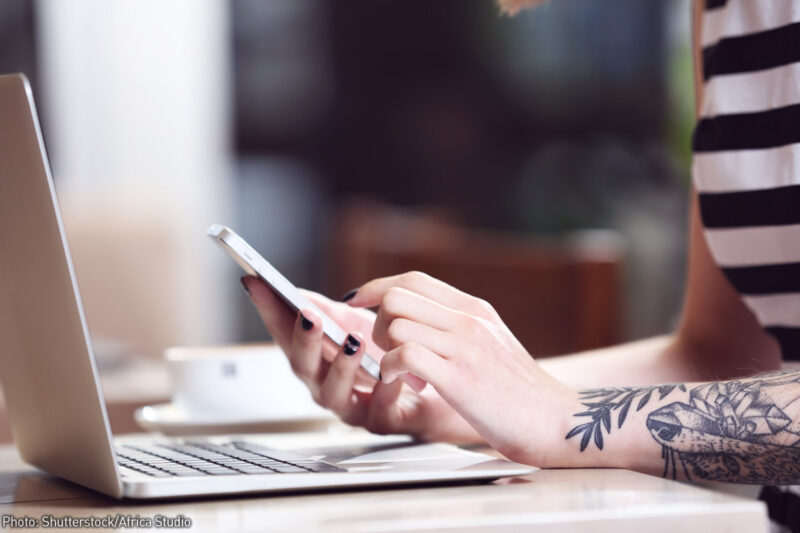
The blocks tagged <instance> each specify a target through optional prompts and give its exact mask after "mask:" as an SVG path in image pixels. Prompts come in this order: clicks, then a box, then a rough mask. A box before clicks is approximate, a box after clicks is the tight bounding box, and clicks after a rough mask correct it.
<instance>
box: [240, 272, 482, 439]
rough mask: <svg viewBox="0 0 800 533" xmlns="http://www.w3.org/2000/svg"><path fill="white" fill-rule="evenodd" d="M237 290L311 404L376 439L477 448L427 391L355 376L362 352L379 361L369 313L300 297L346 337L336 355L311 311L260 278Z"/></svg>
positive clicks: (463, 425)
mask: <svg viewBox="0 0 800 533" xmlns="http://www.w3.org/2000/svg"><path fill="white" fill-rule="evenodd" d="M242 283H243V284H244V286H245V288H246V289H247V291H248V292H249V294H250V299H251V300H252V302H253V304H254V305H255V306H256V309H257V310H258V312H259V314H260V315H261V318H262V320H263V321H264V325H265V326H266V327H267V329H268V330H269V331H270V333H271V334H272V336H273V338H274V339H275V341H276V342H277V343H278V344H279V345H280V346H281V348H282V349H283V351H284V352H286V354H287V356H288V357H289V362H290V363H291V366H292V369H293V370H294V372H295V374H297V376H298V377H299V378H300V379H302V380H303V382H305V384H306V385H307V386H308V388H309V389H310V391H311V394H312V396H313V398H314V400H315V401H316V402H317V403H318V404H320V405H321V406H323V407H326V408H328V409H330V410H332V411H333V412H335V413H336V414H337V415H338V416H339V417H340V418H341V419H342V420H344V421H345V422H347V423H349V424H352V425H358V426H363V427H365V428H366V429H368V430H370V431H373V432H375V433H408V434H410V435H413V436H415V437H417V438H419V439H422V440H429V441H447V442H456V443H467V442H481V438H480V436H479V435H478V433H477V432H476V431H475V430H474V429H473V428H472V427H471V426H470V425H469V424H468V423H467V422H466V421H464V419H463V418H462V417H461V416H460V415H458V414H457V413H456V412H455V411H454V410H453V409H452V408H451V407H450V406H449V405H448V404H447V402H445V401H444V400H443V399H442V398H441V397H440V396H439V395H438V394H437V393H436V391H435V390H433V389H431V388H430V387H428V388H427V390H423V391H422V392H421V393H420V394H417V393H415V392H413V391H412V390H411V389H410V388H409V387H408V386H407V385H405V384H403V383H402V382H401V381H399V380H395V381H393V382H392V383H382V382H377V383H376V382H375V380H374V379H372V378H371V377H369V376H367V375H366V373H365V372H364V371H359V370H358V369H359V364H360V361H361V357H362V356H363V354H364V352H365V351H366V352H368V353H369V354H370V355H371V356H372V357H375V358H376V360H380V357H381V356H382V355H383V350H382V349H380V348H379V347H378V346H377V345H376V344H375V343H374V342H372V339H371V335H370V333H371V332H372V329H373V326H374V323H375V313H373V312H371V311H369V310H367V309H355V308H351V307H348V306H347V305H345V304H342V303H337V302H332V301H331V300H329V299H327V298H325V297H324V296H320V295H319V294H316V293H313V292H308V291H305V292H304V294H305V295H306V296H307V297H308V298H309V299H310V300H312V301H313V302H314V304H316V305H317V306H318V307H319V308H320V309H321V310H322V311H323V312H324V313H325V314H327V315H328V316H329V317H330V318H332V319H333V320H334V321H335V322H336V323H337V324H339V326H341V327H342V328H344V329H345V331H348V332H350V337H349V338H348V341H349V342H347V343H345V346H343V347H341V348H340V347H338V346H336V345H334V344H333V343H332V342H330V341H329V340H328V339H326V338H323V334H322V322H321V319H320V317H319V316H318V315H317V314H316V313H315V312H314V311H313V310H311V309H303V310H301V312H300V313H294V312H292V311H291V310H290V309H289V308H288V307H287V306H286V304H284V303H283V302H282V301H281V300H280V299H279V298H278V297H277V296H276V295H275V293H274V292H272V290H271V289H270V288H269V287H267V285H265V284H264V282H262V281H261V280H259V279H258V278H255V277H252V276H246V277H244V278H242ZM409 381H411V382H413V381H412V380H409ZM422 385H423V386H424V383H422Z"/></svg>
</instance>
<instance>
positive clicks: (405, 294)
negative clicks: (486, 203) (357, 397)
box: [347, 272, 577, 466]
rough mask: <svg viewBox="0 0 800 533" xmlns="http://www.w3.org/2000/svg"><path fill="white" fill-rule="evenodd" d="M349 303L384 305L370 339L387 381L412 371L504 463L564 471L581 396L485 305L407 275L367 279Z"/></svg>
mask: <svg viewBox="0 0 800 533" xmlns="http://www.w3.org/2000/svg"><path fill="white" fill-rule="evenodd" d="M347 303H348V304H349V305H351V306H354V307H374V306H379V310H378V316H377V319H376V321H375V326H374V329H373V332H372V337H373V340H374V341H375V342H376V343H377V344H378V345H379V346H380V347H382V348H383V349H385V350H386V354H385V355H384V357H383V359H382V360H381V373H382V375H383V381H384V382H385V383H391V382H392V381H394V380H395V379H397V377H398V376H399V375H401V374H403V373H407V372H408V373H412V374H414V375H415V376H418V377H419V378H421V379H423V380H425V381H426V382H428V383H430V384H431V385H432V386H433V387H434V388H435V389H436V391H437V392H438V393H439V394H440V395H441V396H442V397H443V398H444V399H445V400H446V401H447V402H448V403H449V404H450V405H451V406H452V407H453V408H454V409H455V410H456V411H457V412H458V413H459V414H460V415H461V416H463V417H464V418H465V419H466V420H467V421H468V422H469V423H470V424H471V425H472V426H473V427H474V428H475V429H476V430H477V431H478V432H479V433H480V434H481V436H482V437H483V438H484V439H486V441H487V442H488V443H489V444H490V445H491V446H492V447H493V448H495V449H496V450H498V451H500V452H501V453H503V454H504V455H505V456H506V457H508V458H510V459H512V460H515V461H519V462H524V463H529V464H535V465H537V466H565V465H564V464H562V463H563V461H562V459H560V450H562V449H563V448H564V436H565V435H566V433H567V431H568V429H569V428H568V427H567V426H568V424H569V421H570V419H571V416H570V414H569V413H570V412H571V411H570V409H571V408H572V407H573V406H575V405H577V393H576V391H574V390H572V389H570V388H569V387H567V386H566V385H564V384H562V383H560V382H559V381H557V380H556V379H555V378H553V377H552V376H550V375H549V374H547V373H546V372H544V371H543V370H542V369H541V368H539V366H538V365H537V364H536V361H534V359H533V358H532V357H531V355H530V354H529V353H528V352H527V351H526V350H525V348H524V347H523V346H522V345H521V344H520V343H519V341H518V340H517V339H516V338H515V337H514V335H513V334H512V333H511V331H509V329H508V327H506V325H505V324H504V323H503V321H502V320H501V319H500V317H499V316H498V314H497V313H496V312H495V310H494V309H493V308H492V307H491V306H490V305H489V304H488V303H487V302H485V301H484V300H481V299H479V298H475V297H473V296H470V295H469V294H466V293H464V292H462V291H459V290H457V289H455V288H453V287H451V286H450V285H448V284H446V283H444V282H442V281H439V280H437V279H434V278H432V277H430V276H428V275H426V274H422V273H420V272H409V273H406V274H401V275H398V276H392V277H387V278H379V279H375V280H373V281H370V282H368V283H366V284H365V285H363V286H361V287H360V288H359V289H358V290H357V292H356V294H355V296H354V297H352V298H351V299H350V300H349V301H348V302H347Z"/></svg>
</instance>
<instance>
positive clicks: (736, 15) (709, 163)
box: [692, 0, 800, 531]
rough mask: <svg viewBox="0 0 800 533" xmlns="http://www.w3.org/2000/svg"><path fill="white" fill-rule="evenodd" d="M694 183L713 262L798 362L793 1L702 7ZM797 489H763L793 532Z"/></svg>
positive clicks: (797, 89)
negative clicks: (701, 90)
mask: <svg viewBox="0 0 800 533" xmlns="http://www.w3.org/2000/svg"><path fill="white" fill-rule="evenodd" d="M700 35H701V39H702V43H701V45H702V52H703V54H702V67H703V68H702V72H703V83H704V90H703V100H702V102H700V117H699V120H698V123H697V127H696V128H695V131H694V138H693V141H692V145H693V150H694V165H693V169H692V170H693V178H694V185H695V188H696V190H697V192H698V197H699V205H700V215H701V218H702V220H703V226H704V228H705V236H706V239H707V242H708V246H709V248H710V250H711V254H712V256H713V257H714V259H715V261H716V262H717V264H718V265H719V266H720V268H721V269H722V271H723V272H724V273H725V275H726V276H727V278H728V279H729V280H730V282H731V284H732V285H733V286H734V287H735V288H736V290H737V291H739V293H740V294H741V295H742V299H743V300H744V302H745V304H747V306H748V307H749V308H750V309H751V310H752V311H753V313H754V314H755V315H756V317H757V318H758V321H759V323H760V324H761V325H762V326H763V327H764V329H765V330H766V331H767V332H768V333H770V334H771V335H773V336H774V337H775V338H776V339H777V340H778V342H779V344H780V346H781V350H782V353H783V358H784V360H800V0H705V10H704V13H703V17H702V31H701V34H700ZM798 494H800V487H784V488H783V489H781V488H776V487H765V488H764V489H763V490H762V492H761V498H762V499H763V500H764V501H766V503H767V506H768V509H769V514H770V518H772V519H773V520H774V521H776V522H778V523H780V524H783V525H785V526H788V527H789V528H791V530H793V531H795V530H800V497H799V496H798Z"/></svg>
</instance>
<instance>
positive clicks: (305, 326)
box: [300, 313, 314, 331]
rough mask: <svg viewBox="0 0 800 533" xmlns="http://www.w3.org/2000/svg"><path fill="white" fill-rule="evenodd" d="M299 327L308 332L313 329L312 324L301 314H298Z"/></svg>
mask: <svg viewBox="0 0 800 533" xmlns="http://www.w3.org/2000/svg"><path fill="white" fill-rule="evenodd" d="M300 327H301V328H303V329H304V330H306V331H309V330H310V329H311V328H313V327H314V323H313V322H311V321H310V320H309V319H307V318H306V316H305V315H304V314H303V313H300Z"/></svg>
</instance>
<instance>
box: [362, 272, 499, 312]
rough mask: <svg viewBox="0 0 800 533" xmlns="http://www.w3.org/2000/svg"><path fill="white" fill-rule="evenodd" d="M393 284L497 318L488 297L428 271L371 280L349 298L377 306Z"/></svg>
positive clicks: (447, 304)
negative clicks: (462, 287)
mask: <svg viewBox="0 0 800 533" xmlns="http://www.w3.org/2000/svg"><path fill="white" fill-rule="evenodd" d="M392 287H401V288H403V289H406V290H409V291H411V292H415V293H417V294H419V295H421V296H424V297H426V298H428V299H430V300H433V301H434V302H437V303H439V304H441V305H444V306H446V307H450V308H451V309H456V310H458V311H462V312H464V313H468V314H471V315H473V316H478V317H480V318H485V319H487V320H493V319H495V317H496V313H495V311H494V309H493V308H492V306H491V305H489V303H488V302H486V301H485V300H482V299H480V298H476V297H475V296H472V295H470V294H467V293H466V292H463V291H460V290H458V289H456V288H455V287H453V286H452V285H449V284H447V283H445V282H444V281H441V280H438V279H436V278H434V277H432V276H429V275H428V274H425V273H423V272H416V271H412V272H406V273H405V274H398V275H396V276H388V277H385V278H377V279H374V280H372V281H369V282H367V283H365V284H364V285H362V286H361V287H359V288H358V289H356V290H355V293H353V292H352V291H351V292H350V293H348V295H347V296H349V298H348V299H347V300H346V301H347V303H348V305H351V306H353V307H374V306H376V305H380V303H381V301H382V300H383V296H384V295H385V294H386V291H388V290H389V289H391V288H392ZM351 295H352V296H351Z"/></svg>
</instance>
